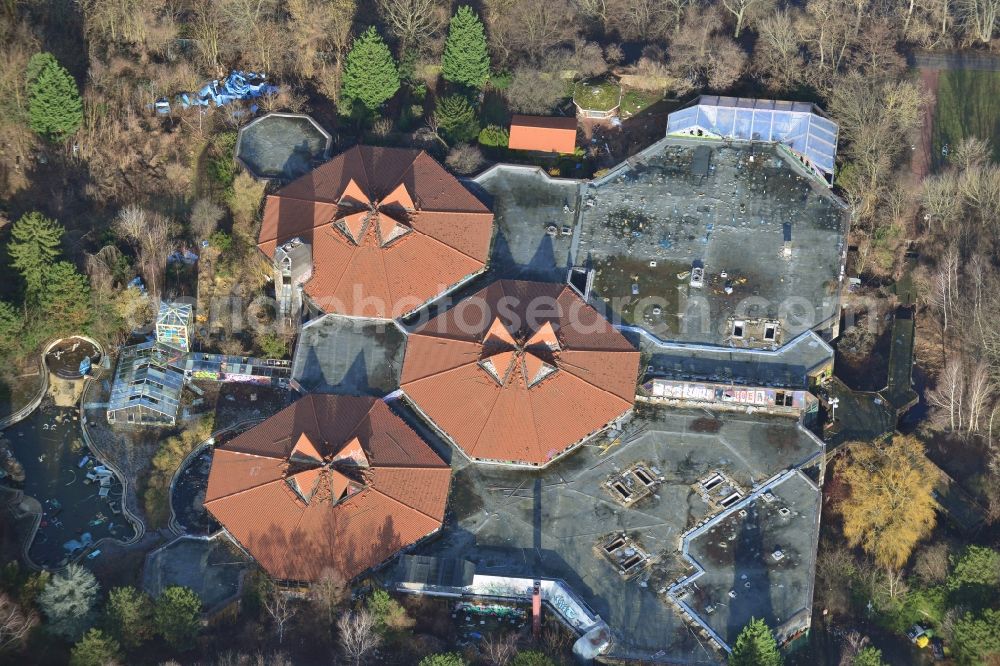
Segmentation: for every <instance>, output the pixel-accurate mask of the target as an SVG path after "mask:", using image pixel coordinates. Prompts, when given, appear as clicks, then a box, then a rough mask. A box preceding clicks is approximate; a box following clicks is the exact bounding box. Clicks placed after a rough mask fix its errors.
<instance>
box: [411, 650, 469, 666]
mask: <svg viewBox="0 0 1000 666" xmlns="http://www.w3.org/2000/svg"><path fill="white" fill-rule="evenodd" d="M418 666H465V659H462V655H460V654H458V653H457V652H445V653H442V654H429V655H427V656H426V657H424V658H423V659H421V660H420V663H419V664H418Z"/></svg>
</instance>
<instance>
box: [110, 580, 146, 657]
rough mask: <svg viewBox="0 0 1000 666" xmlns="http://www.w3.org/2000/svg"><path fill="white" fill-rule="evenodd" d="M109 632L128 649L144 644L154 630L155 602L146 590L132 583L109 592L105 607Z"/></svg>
mask: <svg viewBox="0 0 1000 666" xmlns="http://www.w3.org/2000/svg"><path fill="white" fill-rule="evenodd" d="M104 613H105V626H106V627H107V629H108V633H109V634H111V635H112V636H114V637H115V638H117V639H118V641H119V642H120V643H121V644H122V645H123V646H125V648H126V649H129V650H131V649H135V648H137V647H139V646H140V645H142V644H143V643H144V642H145V641H146V640H147V639H149V637H150V636H151V635H152V632H153V602H152V601H151V600H150V598H149V596H148V595H147V594H146V593H145V592H141V591H139V590H137V589H135V588H134V587H132V586H131V585H128V586H125V587H116V588H115V589H113V590H111V592H110V593H108V604H107V606H106V607H105V609H104Z"/></svg>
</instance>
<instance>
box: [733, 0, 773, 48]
mask: <svg viewBox="0 0 1000 666" xmlns="http://www.w3.org/2000/svg"><path fill="white" fill-rule="evenodd" d="M722 6H723V7H725V8H726V11H728V12H729V13H730V14H732V15H733V22H734V23H735V24H736V25H735V27H734V29H733V38H734V39H739V38H740V33H741V32H743V27H744V26H745V25H746V24H747V22H748V21H751V20H753V19H754V18H755V17H756V16H758V15H759V14H762V13H764V12H766V11H767V10H769V9H771V8H773V7H774V0H722Z"/></svg>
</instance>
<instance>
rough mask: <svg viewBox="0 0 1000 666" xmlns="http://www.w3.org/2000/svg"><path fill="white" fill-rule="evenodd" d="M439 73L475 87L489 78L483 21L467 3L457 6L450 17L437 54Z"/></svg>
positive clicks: (478, 86) (448, 79)
mask: <svg viewBox="0 0 1000 666" xmlns="http://www.w3.org/2000/svg"><path fill="white" fill-rule="evenodd" d="M441 74H442V76H444V78H445V80H446V81H450V82H451V83H457V84H459V85H463V86H468V87H469V88H476V89H477V90H479V89H482V87H483V86H485V85H486V82H487V81H488V80H489V78H490V54H489V52H488V51H487V49H486V33H485V31H484V30H483V22H482V21H480V20H479V17H478V16H477V15H476V13H475V12H474V11H472V8H471V7H469V6H468V5H462V6H461V7H459V8H458V11H457V12H455V15H454V16H452V17H451V23H450V24H449V26H448V39H447V40H446V41H445V43H444V55H443V56H442V58H441Z"/></svg>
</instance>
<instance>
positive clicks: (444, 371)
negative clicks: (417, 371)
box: [401, 341, 495, 392]
mask: <svg viewBox="0 0 1000 666" xmlns="http://www.w3.org/2000/svg"><path fill="white" fill-rule="evenodd" d="M463 342H467V341H463ZM472 344H475V343H472ZM473 364H476V365H478V364H479V359H478V358H477V359H475V360H473V361H467V362H465V363H459V364H458V365H456V366H455V367H453V368H445V369H444V370H438V371H437V372H434V373H432V374H429V375H424V376H423V377H417V378H416V379H411V380H410V381H408V382H406V383H407V384H416V383H417V382H422V381H424V380H425V379H430V378H431V377H438V376H440V375H443V374H445V373H446V372H454V371H455V370H459V369H461V368H464V367H465V366H467V365H473ZM494 383H495V382H494ZM401 388H402V387H401ZM403 391H404V392H405V391H406V389H403Z"/></svg>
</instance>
